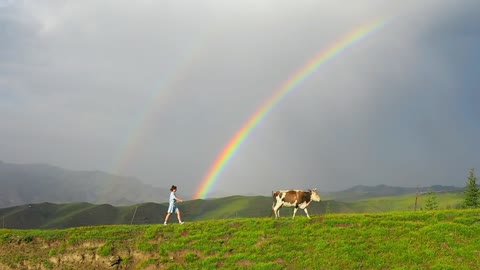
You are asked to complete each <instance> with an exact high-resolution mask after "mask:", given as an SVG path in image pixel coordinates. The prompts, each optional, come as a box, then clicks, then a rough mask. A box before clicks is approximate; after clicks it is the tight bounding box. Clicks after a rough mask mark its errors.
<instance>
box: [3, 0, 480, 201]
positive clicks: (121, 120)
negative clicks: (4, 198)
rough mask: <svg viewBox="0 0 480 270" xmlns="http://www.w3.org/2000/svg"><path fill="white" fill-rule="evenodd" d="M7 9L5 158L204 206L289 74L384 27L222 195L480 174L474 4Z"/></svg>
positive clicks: (272, 123)
mask: <svg viewBox="0 0 480 270" xmlns="http://www.w3.org/2000/svg"><path fill="white" fill-rule="evenodd" d="M7 2H8V1H7ZM7 2H4V3H3V2H2V4H0V40H2V42H0V60H1V61H0V123H1V125H2V128H1V129H0V149H1V152H0V154H1V156H0V159H2V160H4V161H7V162H19V163H29V162H45V163H51V164H54V165H58V166H63V167H66V168H72V169H92V170H93V169H100V170H105V171H110V172H114V173H118V174H124V175H132V176H136V177H139V178H140V179H141V180H143V181H144V182H147V183H153V184H155V185H158V186H169V185H170V184H172V183H176V184H177V185H179V186H180V187H182V191H183V192H185V194H191V193H193V192H194V190H195V189H196V188H197V187H198V186H199V184H200V182H201V181H202V178H203V177H204V176H205V174H206V173H207V171H208V169H209V168H210V166H211V165H212V163H213V162H214V160H215V158H216V157H217V155H218V154H219V153H220V151H221V150H222V148H223V147H224V146H225V145H226V144H227V142H228V141H229V140H230V139H231V137H232V136H233V135H234V134H235V133H236V132H237V131H238V130H239V129H240V128H241V127H242V125H243V124H244V123H245V122H246V121H247V120H248V119H249V117H251V115H253V113H254V112H255V111H256V109H257V108H258V107H259V106H261V105H262V104H263V102H264V101H265V100H266V99H267V98H268V97H269V96H270V95H271V94H272V93H273V92H274V91H275V90H276V89H278V88H279V87H280V86H281V84H282V83H283V82H284V81H285V80H286V79H288V77H289V76H291V75H292V74H293V73H294V72H295V71H297V70H298V69H299V68H300V67H302V65H304V63H305V62H306V61H307V60H308V59H310V58H312V57H313V56H314V55H315V54H316V53H318V52H319V51H321V50H322V49H325V48H327V47H329V46H330V45H331V44H333V43H334V42H335V41H336V40H338V39H339V38H340V37H342V36H343V35H344V34H346V33H348V32H350V31H352V30H353V29H355V28H357V27H358V26H359V25H361V24H363V23H365V22H368V21H372V20H374V19H377V18H380V17H384V18H390V19H391V20H390V23H389V24H388V25H387V26H386V27H384V28H383V29H382V30H381V31H379V32H377V33H375V34H373V35H371V36H369V37H368V38H366V39H365V40H362V41H361V42H359V43H358V44H356V45H355V46H353V47H351V48H349V49H348V50H347V51H345V52H343V53H342V54H341V55H339V56H338V57H336V58H334V59H332V61H330V62H329V63H327V64H325V65H323V66H322V67H321V68H320V69H319V70H318V71H317V72H315V74H313V75H312V76H311V77H309V78H308V80H306V81H305V82H304V83H302V85H301V86H300V87H299V88H298V89H296V90H295V91H293V92H292V93H291V94H289V95H288V96H287V97H286V98H285V99H283V100H282V101H281V102H280V103H279V104H278V105H277V106H276V107H275V108H274V109H273V110H272V111H271V112H270V113H269V114H268V115H267V116H266V117H265V119H264V120H263V122H262V123H261V124H260V125H259V126H257V128H256V129H255V130H254V131H253V132H252V134H251V135H250V136H249V138H248V139H247V140H246V141H245V142H244V144H243V145H242V146H241V148H239V150H238V152H237V153H236V155H235V156H234V157H233V158H232V160H231V161H230V163H229V164H228V165H227V167H226V168H225V170H224V171H223V173H222V175H221V177H220V178H219V179H218V181H217V182H216V184H215V186H214V189H213V190H212V192H221V191H222V192H230V193H241V194H245V193H254V194H268V192H269V191H270V190H271V189H276V188H290V187H295V188H309V187H317V188H319V189H321V190H322V189H324V190H334V189H340V188H346V187H349V186H352V185H357V184H390V185H400V186H416V185H430V184H451V185H463V184H464V182H465V177H466V174H467V172H468V168H470V167H475V166H477V167H478V160H479V151H478V150H479V147H478V146H477V145H476V142H477V140H476V138H478V136H479V135H480V126H479V124H478V121H476V120H475V116H476V115H479V113H480V111H479V109H478V106H477V105H478V100H479V98H480V94H479V93H480V92H478V89H477V87H476V86H477V85H478V83H479V81H478V80H479V79H478V76H477V75H476V71H477V70H479V68H480V67H479V63H480V61H478V60H479V59H480V54H479V52H478V50H477V48H476V44H479V39H480V32H479V31H478V27H477V25H479V19H478V18H477V16H476V14H478V12H479V11H480V5H479V4H477V3H476V2H475V1H467V0H465V1H460V2H456V3H455V5H453V4H448V3H441V4H439V3H438V1H423V2H422V3H420V4H419V3H418V1H406V2H405V1H402V2H401V3H400V2H399V3H395V4H392V3H386V2H385V1H362V2H361V3H360V2H358V3H340V2H338V1H302V3H301V4H300V3H296V2H292V1H253V0H252V1H220V0H215V1H214V0H208V1H207V0H206V1H136V2H135V4H132V2H131V1H102V2H101V3H100V2H98V1H77V2H65V1H10V2H8V3H7ZM253 187H254V188H255V190H253Z"/></svg>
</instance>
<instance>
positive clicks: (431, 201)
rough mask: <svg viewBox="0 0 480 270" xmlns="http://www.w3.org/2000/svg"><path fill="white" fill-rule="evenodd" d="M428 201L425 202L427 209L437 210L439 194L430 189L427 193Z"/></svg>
mask: <svg viewBox="0 0 480 270" xmlns="http://www.w3.org/2000/svg"><path fill="white" fill-rule="evenodd" d="M427 196H428V197H427V202H426V204H425V210H437V209H438V203H437V196H436V194H435V192H433V191H430V192H428V193H427Z"/></svg>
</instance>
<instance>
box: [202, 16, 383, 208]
mask: <svg viewBox="0 0 480 270" xmlns="http://www.w3.org/2000/svg"><path fill="white" fill-rule="evenodd" d="M385 24H386V20H385V19H379V20H375V21H373V22H370V23H368V24H365V25H362V26H361V27H359V28H357V29H355V30H354V31H352V32H350V33H348V34H347V35H345V36H343V37H342V38H340V39H339V40H337V41H336V42H335V43H333V44H332V45H331V46H330V47H328V48H327V49H325V50H322V51H320V52H319V53H318V54H317V55H315V56H314V57H313V58H312V59H310V60H309V61H307V62H306V64H305V65H303V66H302V67H301V68H300V69H299V70H298V71H296V72H295V73H294V74H292V75H291V76H290V77H289V79H288V80H286V81H285V82H284V83H283V84H282V85H281V86H280V87H279V88H278V89H277V90H276V91H275V92H274V93H273V95H272V96H271V97H270V98H268V99H267V100H266V101H265V102H264V103H263V104H262V106H260V107H259V108H258V109H257V111H256V112H255V113H254V114H253V115H252V116H251V117H250V119H249V120H248V121H247V122H246V123H245V124H244V125H243V126H242V128H241V129H240V130H239V131H238V132H237V133H236V134H235V136H233V137H232V139H230V141H229V142H228V144H227V145H226V146H225V147H224V148H223V150H222V151H221V153H220V155H218V157H217V159H216V160H215V162H214V163H213V164H212V166H211V167H210V170H209V171H208V173H207V174H206V176H205V177H204V178H203V180H202V182H201V184H200V186H199V187H198V189H197V191H196V192H195V195H194V198H196V199H204V198H206V196H207V194H208V192H209V191H210V189H211V188H212V186H213V185H214V184H215V182H216V181H217V180H218V178H219V176H220V174H221V173H222V171H223V170H224V168H225V165H226V164H227V163H228V161H229V160H230V159H231V158H232V157H233V155H234V154H235V153H236V152H237V151H238V149H239V147H240V145H241V144H242V142H243V141H245V139H246V138H247V137H248V136H249V134H250V133H251V132H252V130H253V129H254V128H255V127H256V126H257V125H258V124H259V123H260V122H261V120H262V119H264V118H265V116H266V115H267V114H268V113H269V112H270V111H271V110H272V109H273V107H274V106H275V105H276V104H278V103H279V102H280V101H281V100H282V98H284V97H285V96H286V95H287V94H288V93H290V92H292V91H293V90H295V89H298V86H299V85H301V83H302V82H303V81H305V80H306V79H307V78H309V77H310V76H311V75H312V74H313V73H314V72H315V71H317V70H318V69H319V68H320V67H321V66H322V65H323V64H325V63H326V62H328V60H330V59H332V58H334V57H335V56H337V55H339V54H340V53H342V52H343V51H345V50H346V49H348V48H349V47H352V46H353V45H354V44H356V43H358V42H359V41H361V40H363V39H364V38H366V37H367V36H369V35H370V34H372V33H374V32H376V31H378V30H379V29H380V28H382V27H383V26H384V25H385Z"/></svg>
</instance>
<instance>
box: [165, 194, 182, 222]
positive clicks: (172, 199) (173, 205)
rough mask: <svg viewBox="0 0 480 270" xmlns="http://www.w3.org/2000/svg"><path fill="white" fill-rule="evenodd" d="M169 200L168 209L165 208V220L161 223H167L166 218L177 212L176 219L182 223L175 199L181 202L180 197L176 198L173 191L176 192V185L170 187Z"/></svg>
mask: <svg viewBox="0 0 480 270" xmlns="http://www.w3.org/2000/svg"><path fill="white" fill-rule="evenodd" d="M170 191H171V192H170V200H169V201H168V210H167V216H166V217H165V222H163V225H167V221H168V218H169V217H170V215H171V214H172V213H177V219H178V223H180V224H183V221H182V218H181V217H180V209H178V207H177V201H179V202H183V200H182V199H180V198H178V197H177V196H176V195H175V192H177V186H175V185H172V187H171V188H170Z"/></svg>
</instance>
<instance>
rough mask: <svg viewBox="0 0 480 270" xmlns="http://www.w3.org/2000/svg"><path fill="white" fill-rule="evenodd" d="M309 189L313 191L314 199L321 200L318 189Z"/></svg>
mask: <svg viewBox="0 0 480 270" xmlns="http://www.w3.org/2000/svg"><path fill="white" fill-rule="evenodd" d="M309 191H310V192H311V193H312V197H311V198H312V201H316V202H319V201H320V195H318V192H317V189H316V188H314V189H309Z"/></svg>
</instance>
